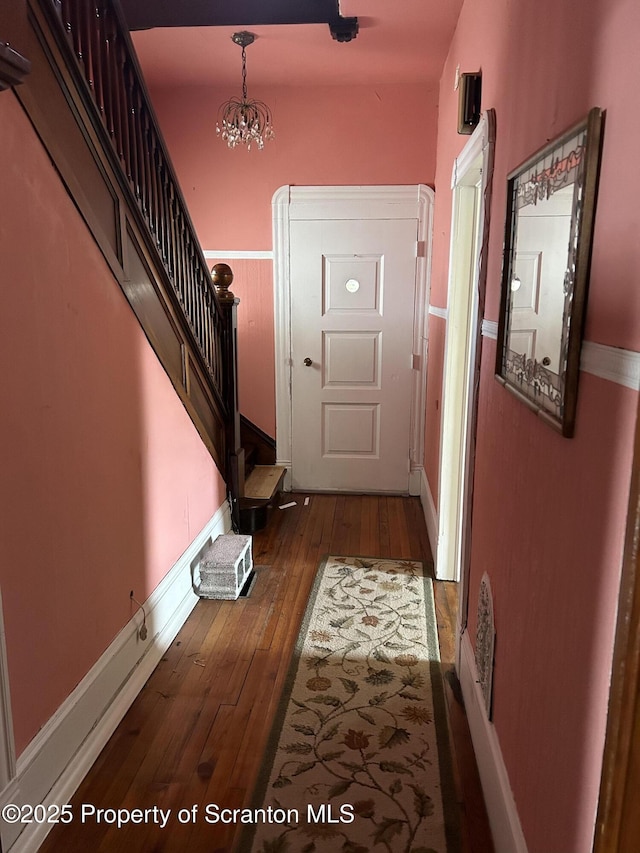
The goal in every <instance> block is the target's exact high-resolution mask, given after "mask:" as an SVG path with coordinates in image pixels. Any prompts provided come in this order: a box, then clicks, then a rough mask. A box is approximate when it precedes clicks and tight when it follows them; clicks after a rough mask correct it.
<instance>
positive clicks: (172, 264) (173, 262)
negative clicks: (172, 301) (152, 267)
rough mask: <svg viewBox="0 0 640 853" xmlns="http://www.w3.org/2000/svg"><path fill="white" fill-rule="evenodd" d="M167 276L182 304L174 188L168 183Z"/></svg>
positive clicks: (171, 183)
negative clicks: (178, 272) (169, 277)
mask: <svg viewBox="0 0 640 853" xmlns="http://www.w3.org/2000/svg"><path fill="white" fill-rule="evenodd" d="M168 193H169V199H168V201H169V271H170V272H169V274H170V276H171V280H172V281H173V287H174V290H175V291H176V293H177V294H178V297H179V299H180V302H181V303H184V296H183V294H182V290H181V288H180V281H179V280H178V276H177V269H178V264H177V257H178V245H177V243H178V237H177V231H176V214H175V188H174V186H173V182H170V183H169V186H168Z"/></svg>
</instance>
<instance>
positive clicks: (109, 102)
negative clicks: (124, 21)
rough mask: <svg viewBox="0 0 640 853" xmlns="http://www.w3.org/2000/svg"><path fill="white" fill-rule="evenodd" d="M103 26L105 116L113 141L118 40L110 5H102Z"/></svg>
mask: <svg viewBox="0 0 640 853" xmlns="http://www.w3.org/2000/svg"><path fill="white" fill-rule="evenodd" d="M102 26H103V40H104V86H105V100H104V114H105V124H106V128H107V131H108V133H109V136H110V137H111V138H112V139H113V137H114V134H115V124H114V114H115V108H114V100H115V82H114V78H115V69H116V63H115V57H114V50H115V48H114V44H115V38H116V31H115V19H114V17H113V12H112V11H111V9H110V7H109V6H108V4H106V3H103V5H102Z"/></svg>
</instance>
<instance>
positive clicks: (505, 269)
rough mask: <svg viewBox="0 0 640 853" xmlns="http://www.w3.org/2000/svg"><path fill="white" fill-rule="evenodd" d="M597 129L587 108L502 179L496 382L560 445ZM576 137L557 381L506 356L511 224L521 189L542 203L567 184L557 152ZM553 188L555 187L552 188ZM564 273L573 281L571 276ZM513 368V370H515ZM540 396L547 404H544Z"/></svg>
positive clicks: (585, 256) (581, 304)
mask: <svg viewBox="0 0 640 853" xmlns="http://www.w3.org/2000/svg"><path fill="white" fill-rule="evenodd" d="M603 125H604V112H603V111H602V110H601V109H599V108H598V107H594V108H593V109H592V110H590V112H589V115H588V116H587V118H586V119H584V120H583V121H581V122H579V123H578V124H576V125H574V126H573V127H571V128H570V129H569V130H567V131H566V132H565V133H563V134H561V135H560V136H558V137H557V138H556V139H554V140H553V141H552V142H550V143H548V144H547V145H545V146H544V147H543V148H540V149H539V150H538V151H536V153H535V154H533V155H532V156H531V157H529V158H528V159H527V160H526V161H525V162H524V163H522V164H521V165H520V166H518V168H517V169H515V170H514V171H513V172H511V173H510V174H509V175H507V212H506V224H505V240H504V255H503V263H502V294H501V300H500V318H499V322H498V346H497V352H496V379H497V380H498V381H499V382H500V383H501V384H502V385H503V386H504V387H505V388H506V389H507V390H508V391H510V392H511V393H512V394H514V395H515V396H516V397H517V398H518V399H520V400H521V401H522V402H523V403H525V404H526V405H527V406H528V407H529V408H530V409H532V410H533V411H534V412H536V413H537V414H538V415H539V416H540V417H541V418H542V419H543V420H544V421H545V422H546V423H548V424H549V425H551V426H553V427H554V428H555V429H557V430H558V431H559V432H561V433H562V435H563V436H565V437H566V438H571V437H572V436H573V432H574V427H575V416H576V402H577V392H578V374H579V370H580V348H581V345H582V331H583V326H584V318H585V313H586V310H585V309H586V303H587V290H588V283H589V267H590V263H591V247H592V241H593V224H594V218H595V210H596V196H597V188H598V177H599V171H600V154H601V149H602V132H603ZM583 135H584V136H583ZM582 136H583V138H584V142H583V144H582V145H578V147H577V148H576V149H574V150H572V151H571V154H574V152H575V154H576V155H577V154H578V153H581V154H582V156H581V157H580V162H579V163H578V165H577V166H576V167H575V168H576V169H577V174H576V179H575V183H576V184H577V185H578V189H577V190H576V191H574V196H573V204H572V210H571V226H570V228H571V230H570V239H569V245H568V246H567V265H566V269H567V275H566V276H565V282H562V281H560V282H558V287H564V292H565V295H564V310H563V318H562V341H561V351H560V364H559V371H558V375H557V377H556V374H554V373H552V372H551V371H549V370H547V368H546V367H544V366H543V364H542V363H541V362H538V361H536V359H535V358H533V359H525V356H524V354H523V355H520V354H515V353H512V352H511V351H510V350H509V349H508V346H507V344H508V341H509V334H510V331H511V280H512V278H513V275H514V272H515V260H516V243H517V224H518V209H517V205H516V199H517V197H518V192H520V194H522V193H523V192H524V186H527V187H528V190H529V191H532V192H533V193H534V197H537V196H538V195H539V194H540V195H539V197H540V198H541V199H544V198H549V197H550V196H551V195H552V193H553V190H555V189H559V188H560V186H562V185H567V184H568V180H567V178H564V180H563V179H562V172H563V171H565V170H566V169H565V168H563V167H566V160H567V159H568V157H569V156H570V155H566V154H565V155H564V158H563V159H562V160H561V159H560V158H561V156H562V154H561V152H562V149H563V146H564V145H566V143H568V142H570V141H571V140H572V139H573V138H574V137H576V141H577V142H582V140H580V139H579V138H580V137H582ZM545 160H547V161H549V160H551V166H548V165H543V161H545ZM552 181H554V184H555V183H557V185H553V186H552V185H551V182H552ZM550 189H551V191H550ZM534 203H535V201H534ZM572 249H573V251H572ZM572 255H573V257H572ZM571 271H573V275H571V274H570V273H571ZM510 353H511V358H510ZM514 355H515V356H516V359H515V360H514V359H513V356H514ZM514 365H515V366H516V367H517V371H514ZM509 368H511V369H509ZM554 383H555V384H554ZM556 386H557V387H556ZM545 388H550V389H551V393H548V394H546V393H545V390H544V389H545ZM544 397H546V398H547V399H543V398H544ZM545 403H546V405H545Z"/></svg>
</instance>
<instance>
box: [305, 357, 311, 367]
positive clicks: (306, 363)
mask: <svg viewBox="0 0 640 853" xmlns="http://www.w3.org/2000/svg"><path fill="white" fill-rule="evenodd" d="M304 363H305V365H306V366H307V367H311V365H312V364H313V362H312V361H311V359H310V358H305V360H304Z"/></svg>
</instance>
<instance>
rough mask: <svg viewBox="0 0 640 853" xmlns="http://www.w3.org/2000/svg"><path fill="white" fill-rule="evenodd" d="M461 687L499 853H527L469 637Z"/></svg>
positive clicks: (464, 649) (464, 643)
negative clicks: (487, 711) (485, 703)
mask: <svg viewBox="0 0 640 853" xmlns="http://www.w3.org/2000/svg"><path fill="white" fill-rule="evenodd" d="M458 675H459V678H460V685H461V687H462V695H463V696H464V704H465V710H466V712H467V720H468V721H469V729H470V731H471V739H472V741H473V748H474V751H475V754H476V760H477V762H478V770H479V772H480V781H481V783H482V791H483V794H484V799H485V803H486V806H487V812H488V815H489V823H490V825H491V832H492V834H493V843H494V847H495V853H527V844H526V842H525V839H524V835H523V834H522V827H521V826H520V818H519V816H518V810H517V809H516V804H515V800H514V799H513V793H512V791H511V785H510V784H509V776H508V774H507V768H506V767H505V764H504V760H503V758H502V751H501V750H500V743H499V741H498V736H497V734H496V730H495V727H494V726H493V724H492V723H490V722H489V719H488V717H487V713H486V710H485V705H484V697H483V695H482V691H481V690H480V685H479V679H478V672H477V669H476V661H475V655H474V653H473V648H472V646H471V640H470V639H469V635H468V634H466V633H465V634H464V635H463V637H462V640H461V655H460V672H459V673H458Z"/></svg>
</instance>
